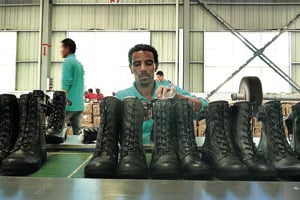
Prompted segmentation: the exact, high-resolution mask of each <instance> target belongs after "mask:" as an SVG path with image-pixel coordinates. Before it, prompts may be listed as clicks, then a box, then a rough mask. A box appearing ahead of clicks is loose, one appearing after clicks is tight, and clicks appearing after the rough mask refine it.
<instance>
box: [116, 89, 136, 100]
mask: <svg viewBox="0 0 300 200" xmlns="http://www.w3.org/2000/svg"><path fill="white" fill-rule="evenodd" d="M134 91H135V88H134V87H133V86H131V87H129V88H126V89H123V90H119V91H117V92H116V97H117V98H118V99H124V98H125V97H128V96H134Z"/></svg>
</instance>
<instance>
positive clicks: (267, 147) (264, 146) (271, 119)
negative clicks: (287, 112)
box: [257, 101, 291, 159]
mask: <svg viewBox="0 0 300 200" xmlns="http://www.w3.org/2000/svg"><path fill="white" fill-rule="evenodd" d="M257 119H258V121H262V136H261V139H260V142H259V144H258V151H260V152H264V153H265V154H266V156H267V157H272V158H278V159H279V158H280V157H284V156H285V155H286V154H290V153H291V147H290V146H289V144H288V142H287V138H286V136H285V133H284V127H283V119H282V109H281V104H280V102H279V101H270V102H267V103H265V104H264V105H263V106H262V107H261V109H260V110H259V112H258V113H257Z"/></svg>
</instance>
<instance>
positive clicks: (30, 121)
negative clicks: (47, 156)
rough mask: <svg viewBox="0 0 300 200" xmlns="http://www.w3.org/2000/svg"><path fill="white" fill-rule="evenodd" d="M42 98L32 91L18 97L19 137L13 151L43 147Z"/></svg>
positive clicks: (43, 119)
mask: <svg viewBox="0 0 300 200" xmlns="http://www.w3.org/2000/svg"><path fill="white" fill-rule="evenodd" d="M41 102H42V99H41V98H40V97H39V96H36V95H34V94H33V93H29V94H22V95H21V96H20V99H19V109H20V124H19V137H18V139H17V142H16V145H15V147H14V150H13V151H16V150H18V149H20V148H21V149H26V150H30V151H31V150H33V151H34V152H35V150H34V149H36V148H45V145H46V142H45V115H44V113H43V109H42V105H41Z"/></svg>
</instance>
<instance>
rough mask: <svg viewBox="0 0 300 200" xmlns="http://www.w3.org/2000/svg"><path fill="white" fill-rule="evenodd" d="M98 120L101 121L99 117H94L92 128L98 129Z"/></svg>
mask: <svg viewBox="0 0 300 200" xmlns="http://www.w3.org/2000/svg"><path fill="white" fill-rule="evenodd" d="M100 120H101V118H100V116H94V117H93V126H94V127H99V125H100Z"/></svg>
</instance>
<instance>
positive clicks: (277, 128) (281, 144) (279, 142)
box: [269, 108, 293, 155]
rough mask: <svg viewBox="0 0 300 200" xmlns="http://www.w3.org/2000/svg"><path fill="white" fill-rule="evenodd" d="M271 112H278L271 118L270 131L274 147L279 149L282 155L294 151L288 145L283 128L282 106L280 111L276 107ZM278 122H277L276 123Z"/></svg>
mask: <svg viewBox="0 0 300 200" xmlns="http://www.w3.org/2000/svg"><path fill="white" fill-rule="evenodd" d="M270 113H276V115H271V118H270V119H269V120H270V129H271V130H270V131H271V134H270V135H271V137H272V138H273V139H272V142H273V143H272V145H273V146H274V148H273V149H276V150H278V152H279V153H280V154H282V155H287V154H291V153H293V151H292V148H291V147H290V145H288V143H287V141H286V138H285V134H284V128H283V121H282V114H281V108H280V112H279V113H278V111H277V110H276V109H272V110H270ZM276 122H277V123H276Z"/></svg>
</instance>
